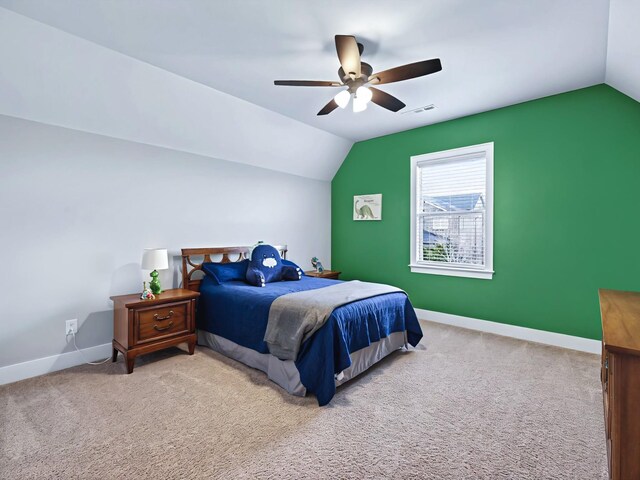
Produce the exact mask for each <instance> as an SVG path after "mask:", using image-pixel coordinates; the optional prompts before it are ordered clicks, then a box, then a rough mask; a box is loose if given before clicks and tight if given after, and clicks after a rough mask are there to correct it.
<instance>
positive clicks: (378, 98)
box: [369, 87, 406, 112]
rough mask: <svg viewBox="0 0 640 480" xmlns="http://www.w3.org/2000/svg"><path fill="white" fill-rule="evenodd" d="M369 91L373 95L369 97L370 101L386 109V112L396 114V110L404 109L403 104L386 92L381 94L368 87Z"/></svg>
mask: <svg viewBox="0 0 640 480" xmlns="http://www.w3.org/2000/svg"><path fill="white" fill-rule="evenodd" d="M369 90H371V93H372V94H373V95H372V97H371V101H372V102H373V103H375V104H377V105H380V106H381V107H383V108H386V109H387V110H391V111H392V112H397V111H398V110H401V109H403V108H404V107H406V105H405V104H404V103H402V102H401V101H400V100H398V99H397V98H396V97H394V96H393V95H389V94H388V93H387V92H383V91H382V90H378V89H377V88H373V87H369Z"/></svg>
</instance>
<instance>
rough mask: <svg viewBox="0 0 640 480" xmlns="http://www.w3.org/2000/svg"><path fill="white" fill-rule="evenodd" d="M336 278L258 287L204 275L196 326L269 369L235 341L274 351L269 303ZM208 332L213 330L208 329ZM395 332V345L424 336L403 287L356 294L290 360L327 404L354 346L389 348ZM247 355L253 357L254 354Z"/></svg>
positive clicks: (212, 341)
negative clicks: (270, 343)
mask: <svg viewBox="0 0 640 480" xmlns="http://www.w3.org/2000/svg"><path fill="white" fill-rule="evenodd" d="M336 282H338V281H337V280H329V279H322V278H314V277H307V276H305V277H303V278H302V280H300V281H283V282H275V283H269V284H267V286H266V287H264V288H260V287H253V286H251V285H248V284H246V283H244V282H241V281H231V282H226V283H223V284H216V283H215V282H213V281H212V280H211V279H209V278H208V277H205V278H204V279H203V281H202V284H201V286H200V294H201V295H200V298H199V301H198V310H197V327H198V330H199V332H201V333H199V338H200V339H201V342H202V343H203V344H204V345H207V346H212V345H216V347H215V348H214V347H212V348H214V349H215V350H218V351H220V352H222V353H225V351H226V352H227V353H225V355H228V356H230V357H232V358H236V357H234V356H233V355H232V354H231V353H228V352H230V351H231V350H233V351H235V352H236V354H235V355H236V356H237V358H236V359H237V360H240V361H242V362H243V363H247V364H249V365H250V366H253V367H254V368H259V369H260V370H263V371H266V372H267V374H268V375H269V371H268V370H269V369H268V366H267V368H266V370H265V368H261V366H262V367H264V360H261V361H260V362H262V363H260V362H258V360H256V359H257V358H262V357H255V356H254V355H253V354H249V353H247V352H246V351H244V350H242V351H240V350H238V349H237V347H243V348H244V349H248V350H252V351H254V352H256V353H258V354H267V355H270V354H269V350H268V347H267V345H266V343H265V342H264V334H265V331H266V326H267V321H268V317H269V308H270V306H271V303H272V302H273V301H274V300H275V299H276V298H278V297H279V296H281V295H285V294H287V293H292V292H298V291H303V290H313V289H317V288H323V287H325V286H328V285H333V284H335V283H336ZM204 332H207V333H209V334H212V335H213V336H208V335H205V334H204ZM394 333H401V335H400V337H402V339H403V341H402V342H401V343H399V344H398V345H397V348H399V347H400V346H402V345H403V344H404V343H405V341H406V343H409V344H411V345H413V346H415V345H417V343H418V342H419V341H420V339H421V338H422V330H421V329H420V325H419V323H418V320H417V318H416V315H415V311H414V309H413V306H412V305H411V302H410V301H409V299H408V297H407V296H406V295H405V294H404V293H389V294H386V295H380V296H376V297H371V298H366V299H363V300H358V301H355V302H352V303H349V304H346V305H343V306H341V307H338V308H336V309H335V310H334V311H333V313H332V314H331V315H330V317H329V318H328V319H327V322H326V323H325V324H324V325H323V326H322V327H321V328H320V329H319V330H318V331H317V332H315V333H314V334H313V336H312V337H311V338H309V339H308V340H307V341H305V342H304V343H303V344H302V346H301V349H300V352H299V354H298V357H297V359H296V360H295V361H291V364H293V365H294V366H295V368H296V370H297V371H298V377H299V381H300V383H301V384H302V386H303V387H304V389H305V392H309V393H313V394H314V395H316V397H317V399H318V403H319V404H320V405H326V404H327V403H329V401H330V400H331V398H332V397H333V395H334V393H335V388H336V381H335V377H336V375H340V373H343V372H345V371H348V369H349V368H350V367H351V366H352V364H354V362H355V358H357V356H354V355H355V354H356V352H358V351H360V350H363V349H366V348H368V347H371V346H373V348H371V349H370V350H365V351H367V352H373V351H377V352H378V353H376V355H381V354H382V353H384V354H388V353H389V352H388V351H387V350H388V349H389V348H392V347H396V342H397V338H398V337H399V336H397V335H395V336H393V339H394V340H393V341H392V340H385V339H387V338H388V337H390V335H392V334H394ZM221 339H224V341H222V340H221ZM229 342H230V343H229ZM376 344H378V346H376ZM376 349H379V351H378V350H376ZM393 349H395V348H393ZM361 355H367V354H364V353H363V354H361ZM249 357H251V358H254V359H253V360H250V358H249ZM243 358H244V360H243ZM274 358H275V357H274ZM276 360H278V359H276ZM376 361H377V360H376ZM269 362H273V361H272V360H269ZM252 363H253V364H252ZM276 363H277V362H276ZM368 365H370V363H369V362H364V361H363V362H362V363H361V365H360V366H359V367H355V366H354V368H353V369H352V372H355V371H358V373H360V371H361V369H363V368H367V367H368ZM273 368H276V367H273ZM277 368H284V369H285V370H283V374H284V375H285V376H289V377H291V375H295V374H293V373H292V371H291V370H290V369H289V367H284V366H279V367H277ZM277 375H278V374H276V373H274V374H272V376H274V378H278V377H277ZM356 375H357V373H356ZM274 381H275V380H274ZM276 383H278V384H279V385H281V383H284V384H285V385H288V387H287V386H284V385H282V386H283V388H285V389H287V391H296V392H298V393H299V392H300V391H301V390H300V387H299V386H297V385H293V384H289V383H290V382H289V381H288V380H287V381H282V382H280V381H276ZM294 383H295V382H294Z"/></svg>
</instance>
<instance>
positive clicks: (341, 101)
mask: <svg viewBox="0 0 640 480" xmlns="http://www.w3.org/2000/svg"><path fill="white" fill-rule="evenodd" d="M333 99H334V100H335V101H336V103H337V104H338V106H339V107H340V108H345V107H346V106H347V105H349V100H350V99H351V94H350V93H349V90H342V91H341V92H340V93H338V94H337V95H336V96H335V97H333Z"/></svg>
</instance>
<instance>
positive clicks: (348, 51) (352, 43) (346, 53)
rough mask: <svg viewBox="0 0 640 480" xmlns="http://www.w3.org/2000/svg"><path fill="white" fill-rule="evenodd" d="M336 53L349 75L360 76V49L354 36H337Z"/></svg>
mask: <svg viewBox="0 0 640 480" xmlns="http://www.w3.org/2000/svg"><path fill="white" fill-rule="evenodd" d="M336 52H338V59H339V60H340V65H342V69H343V70H344V71H345V72H346V73H347V75H351V74H353V75H354V76H355V77H359V76H360V47H358V42H356V37H354V36H353V35H336Z"/></svg>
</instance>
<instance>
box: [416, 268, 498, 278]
mask: <svg viewBox="0 0 640 480" xmlns="http://www.w3.org/2000/svg"><path fill="white" fill-rule="evenodd" d="M409 267H410V268H411V273H426V274H429V275H447V276H449V277H466V278H479V279H482V280H491V279H492V278H493V273H494V272H493V270H476V269H471V268H460V267H437V266H434V265H419V264H414V265H409Z"/></svg>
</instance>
